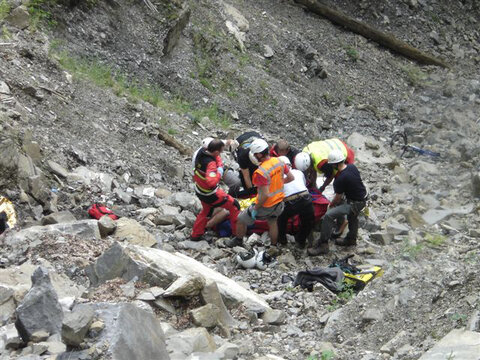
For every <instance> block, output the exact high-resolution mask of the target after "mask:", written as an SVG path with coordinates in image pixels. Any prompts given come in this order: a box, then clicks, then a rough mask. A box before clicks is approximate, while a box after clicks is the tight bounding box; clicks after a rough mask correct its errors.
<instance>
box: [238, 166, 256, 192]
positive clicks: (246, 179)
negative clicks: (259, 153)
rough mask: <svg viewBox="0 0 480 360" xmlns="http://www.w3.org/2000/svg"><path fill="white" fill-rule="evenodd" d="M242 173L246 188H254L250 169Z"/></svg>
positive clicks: (241, 170) (243, 170) (242, 170)
mask: <svg viewBox="0 0 480 360" xmlns="http://www.w3.org/2000/svg"><path fill="white" fill-rule="evenodd" d="M240 172H241V173H242V176H243V180H244V182H245V187H246V188H247V189H250V188H251V187H253V184H252V179H250V171H249V170H248V169H240Z"/></svg>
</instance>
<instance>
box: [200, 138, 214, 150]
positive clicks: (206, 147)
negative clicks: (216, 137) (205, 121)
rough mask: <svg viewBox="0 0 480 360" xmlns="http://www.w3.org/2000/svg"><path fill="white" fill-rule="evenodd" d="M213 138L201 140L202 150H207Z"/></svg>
mask: <svg viewBox="0 0 480 360" xmlns="http://www.w3.org/2000/svg"><path fill="white" fill-rule="evenodd" d="M212 140H213V138H212V137H206V138H205V139H203V140H202V148H204V149H205V150H206V149H208V145H209V144H210V143H211V142H212Z"/></svg>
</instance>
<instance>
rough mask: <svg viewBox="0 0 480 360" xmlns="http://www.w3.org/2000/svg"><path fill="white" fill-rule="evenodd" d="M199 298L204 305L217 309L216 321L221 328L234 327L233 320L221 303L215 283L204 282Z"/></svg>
mask: <svg viewBox="0 0 480 360" xmlns="http://www.w3.org/2000/svg"><path fill="white" fill-rule="evenodd" d="M201 297H202V300H203V302H204V303H206V304H214V305H215V306H216V307H217V309H218V321H219V323H220V324H221V325H222V326H224V327H225V328H228V327H231V326H235V325H236V321H235V319H234V318H233V317H232V316H231V315H230V313H229V312H228V309H227V307H226V306H225V303H224V302H223V299H222V295H221V294H220V291H219V290H218V286H217V283H216V282H215V281H212V280H207V281H206V283H205V286H204V287H203V289H202V292H201Z"/></svg>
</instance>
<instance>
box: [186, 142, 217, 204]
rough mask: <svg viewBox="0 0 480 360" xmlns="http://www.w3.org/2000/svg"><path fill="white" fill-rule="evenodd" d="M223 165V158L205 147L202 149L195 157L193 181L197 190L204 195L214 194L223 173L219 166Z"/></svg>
mask: <svg viewBox="0 0 480 360" xmlns="http://www.w3.org/2000/svg"><path fill="white" fill-rule="evenodd" d="M219 167H223V163H222V158H221V157H220V156H216V157H215V156H213V155H211V154H210V153H209V152H208V151H206V150H205V149H201V150H200V151H199V152H198V153H197V157H196V158H195V169H194V172H193V181H195V190H196V191H197V193H199V194H202V195H212V194H214V193H215V192H216V191H217V187H218V183H219V182H220V179H221V178H222V175H221V174H220V173H219V172H218V168H219Z"/></svg>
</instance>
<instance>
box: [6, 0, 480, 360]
mask: <svg viewBox="0 0 480 360" xmlns="http://www.w3.org/2000/svg"><path fill="white" fill-rule="evenodd" d="M0 4H1V5H0V9H1V10H0V19H1V20H0V22H1V23H2V24H1V26H2V27H1V34H2V40H1V41H0V64H1V66H0V155H1V156H0V170H1V173H0V187H1V194H0V195H4V196H7V197H8V198H9V199H11V200H12V201H13V203H14V205H15V207H16V210H17V213H18V217H19V222H18V226H17V228H16V229H14V230H12V231H9V232H7V233H6V234H3V235H1V237H0V241H1V242H2V246H1V250H0V252H1V253H0V258H1V264H2V267H3V269H0V286H1V287H0V290H1V291H0V295H1V296H0V308H1V309H2V311H1V313H2V325H4V326H3V327H2V328H1V329H0V334H1V337H0V345H2V346H0V349H2V350H0V356H2V357H3V358H15V357H19V358H22V356H23V358H49V357H51V356H55V355H54V354H61V353H62V352H65V351H67V352H65V353H64V354H63V355H57V358H58V359H62V358H79V359H80V358H122V354H124V355H125V354H128V351H141V352H138V353H134V354H136V355H132V356H133V357H135V356H136V357H137V358H145V359H147V358H156V357H161V356H166V355H165V354H166V353H167V352H168V353H169V356H170V358H172V359H174V358H175V359H177V358H178V359H180V358H181V359H184V358H187V357H188V356H190V358H197V357H195V356H198V357H201V358H208V359H210V358H212V359H213V358H215V359H216V358H235V357H237V358H241V359H251V358H258V357H261V356H267V355H268V356H270V357H269V358H275V356H277V357H280V358H285V359H305V358H308V357H310V358H311V359H312V358H315V357H317V358H318V359H321V358H322V359H323V358H327V359H328V358H335V359H364V360H367V359H418V358H419V357H420V356H422V354H424V353H426V352H427V350H429V349H432V348H433V347H434V345H435V344H436V343H437V342H438V341H439V340H440V339H441V338H442V337H443V336H445V335H447V334H448V333H449V332H450V331H451V330H453V329H463V328H467V330H470V331H472V332H473V334H474V336H475V334H477V336H478V331H480V328H479V315H478V312H479V306H480V298H479V295H478V288H479V280H478V276H476V271H477V269H478V265H479V262H480V247H479V244H478V239H479V237H480V225H479V221H478V219H479V212H480V208H479V200H478V197H479V195H480V188H479V187H480V184H479V182H480V180H479V167H480V147H479V145H478V138H479V135H480V134H479V133H480V130H479V129H480V126H479V125H480V123H479V121H480V120H479V119H480V118H479V113H480V112H479V107H480V75H479V73H478V69H477V68H478V61H479V51H480V48H479V32H478V29H477V26H476V24H477V20H476V19H478V18H479V11H480V10H479V8H478V5H477V3H476V2H475V1H458V2H443V1H418V2H417V1H412V0H408V1H403V2H396V3H394V4H392V3H391V2H386V1H382V2H378V1H376V2H373V1H360V2H354V3H352V2H328V4H330V5H335V6H336V7H337V8H339V9H341V10H343V11H344V12H345V13H347V14H349V15H350V16H353V17H355V18H357V19H359V20H363V21H366V22H368V23H370V24H372V25H374V26H376V27H377V28H379V29H381V30H383V31H388V32H392V33H394V34H395V35H396V36H398V37H399V38H401V39H403V40H405V41H408V42H409V43H411V44H413V45H415V46H418V47H419V48H421V49H422V50H424V51H429V52H431V53H433V54H435V55H437V56H440V57H442V58H444V59H445V60H446V61H447V62H448V63H449V64H451V66H452V68H451V69H441V68H437V67H432V66H420V65H418V64H416V63H414V62H412V61H410V60H406V59H404V58H402V57H399V56H397V55H395V54H393V53H391V52H390V51H388V50H386V49H384V48H381V47H379V46H377V45H376V44H375V43H373V42H370V41H368V40H366V39H364V38H362V37H361V36H358V35H354V34H352V33H349V32H347V31H345V30H343V29H341V28H339V27H337V26H334V25H332V24H331V23H330V22H328V21H327V20H324V19H322V18H320V17H318V16H316V15H313V14H311V13H309V12H308V11H306V10H304V9H302V8H301V7H299V6H298V5H297V4H295V3H294V2H290V1H282V2H274V1H263V0H262V1H255V2H249V1H242V0H236V1H231V2H229V3H226V2H223V1H212V0H202V1H194V2H181V1H174V2H169V1H158V2H153V3H150V2H128V1H114V2H113V1H108V2H103V1H102V2H88V3H84V2H79V3H78V4H73V3H71V5H70V6H65V5H62V4H60V3H58V4H57V3H42V2H34V3H31V4H30V5H28V4H27V5H25V6H23V5H22V6H19V5H20V4H18V3H17V2H10V1H4V2H2V3H0ZM3 4H8V6H6V5H3ZM28 8H29V9H30V11H27V10H28ZM4 9H5V10H4ZM7 14H8V16H7ZM39 18H41V21H40V22H38V20H39ZM48 24H50V25H48ZM252 127H253V128H255V129H256V130H259V131H261V132H263V133H265V134H266V136H267V138H268V139H270V140H275V139H277V138H279V137H285V138H287V139H288V140H290V141H291V142H292V143H293V144H294V145H296V146H298V147H301V146H303V145H305V144H307V143H308V142H310V141H312V140H314V139H322V138H327V137H331V136H338V137H341V138H343V139H346V141H347V143H349V144H350V145H351V146H352V147H353V148H354V149H355V150H356V154H357V164H358V166H359V168H360V170H361V173H362V176H363V178H364V180H365V182H366V183H367V184H368V185H369V187H370V190H371V194H372V203H371V205H370V210H371V216H370V217H369V218H368V219H363V220H362V231H361V241H360V242H359V245H358V246H357V247H356V248H352V249H347V250H344V249H336V248H335V247H334V246H332V252H331V254H330V255H329V256H327V257H321V258H308V257H307V256H306V254H305V253H303V252H302V251H299V250H298V249H296V248H295V246H294V244H293V243H291V244H289V245H288V246H287V247H286V249H285V251H284V253H283V255H282V256H280V257H279V258H278V259H277V261H276V262H275V263H274V264H272V265H271V266H270V267H269V268H268V269H267V270H265V271H259V270H243V269H238V268H236V267H235V264H234V261H233V256H234V253H232V251H230V250H228V249H225V248H224V247H223V240H221V239H220V240H216V237H213V238H212V240H211V241H210V242H209V243H206V242H205V243H203V242H202V243H191V242H189V241H187V239H188V236H189V233H190V229H191V224H192V222H193V220H194V219H195V213H196V211H198V206H199V204H198V201H197V200H196V199H195V197H194V196H193V192H192V187H191V179H190V175H189V174H190V159H189V156H188V155H182V154H181V153H179V152H178V151H177V150H176V149H175V148H173V147H171V146H169V145H167V144H166V143H165V142H164V141H162V140H160V139H159V135H160V136H161V138H163V139H164V138H165V133H167V134H169V135H170V136H172V137H174V138H175V139H177V140H178V141H179V142H181V143H183V144H185V145H187V146H189V147H191V148H196V147H197V146H198V145H199V143H200V140H201V139H202V138H203V137H204V136H207V135H212V134H213V135H218V136H221V137H227V136H229V135H238V134H240V133H241V132H242V131H244V130H246V129H249V128H252ZM397 129H401V130H405V131H406V133H407V134H408V138H409V141H410V142H411V143H412V144H415V145H418V146H420V147H422V148H425V149H430V150H433V151H437V152H439V153H440V154H441V157H440V158H439V159H434V158H430V157H428V156H422V155H418V154H416V153H408V154H407V155H406V156H404V157H403V158H399V157H398V153H395V152H394V151H393V150H392V149H391V148H390V147H389V146H388V141H389V140H390V136H391V134H392V133H393V131H394V130H397ZM93 202H104V203H107V204H108V205H109V206H110V207H111V208H112V209H113V210H114V211H115V212H116V213H118V214H119V215H121V216H123V219H122V222H119V223H117V224H115V223H113V224H112V223H111V222H108V221H107V220H106V219H104V220H103V222H101V223H99V224H97V222H96V221H93V220H91V221H85V219H86V218H87V217H88V215H87V213H86V210H87V208H88V206H89V205H90V204H91V203H93ZM128 219H132V222H128V221H127V220H128ZM133 219H134V220H136V221H137V222H138V223H137V222H134V221H133ZM72 221H74V222H73V223H72ZM48 224H53V225H48ZM65 224H67V225H65ZM139 224H141V226H140V225H139ZM115 225H117V226H116V230H115ZM32 226H33V227H32ZM114 241H120V244H122V246H118V245H115V244H114ZM249 244H250V245H254V246H256V247H257V248H259V249H261V248H262V247H264V246H265V245H266V244H268V239H266V238H263V239H260V240H259V239H255V238H252V239H251V240H250V241H249ZM152 246H153V247H154V248H158V249H160V250H150V251H148V250H146V248H144V247H152ZM161 250H163V251H167V252H169V253H173V252H175V251H176V252H178V253H181V254H184V255H187V256H188V258H187V257H185V258H184V257H181V258H178V259H177V258H174V259H176V260H175V261H174V262H173V264H172V265H171V266H172V267H173V268H174V269H175V271H171V270H168V271H167V270H165V269H161V268H158V265H156V264H157V262H158V261H160V260H159V259H165V256H167V257H166V258H168V255H165V254H164V253H163V252H161ZM236 251H240V249H236ZM350 253H354V254H355V257H354V260H355V261H356V262H357V263H371V264H377V265H380V266H382V267H383V268H384V270H385V273H384V275H383V276H382V277H381V278H378V279H375V280H374V281H372V282H371V283H370V284H369V285H368V286H367V287H366V289H364V290H363V291H361V292H359V293H358V294H357V295H356V296H353V295H354V294H353V293H352V292H344V293H342V295H341V296H340V297H336V296H334V295H332V294H331V293H329V292H328V291H326V290H325V289H323V288H321V287H319V288H315V290H314V291H313V292H308V291H305V290H302V289H300V288H293V287H292V284H291V283H289V282H285V283H284V282H283V281H282V275H290V276H293V277H294V276H295V274H296V273H297V272H298V271H301V270H304V269H306V268H310V269H311V268H315V267H324V266H327V265H328V264H330V263H331V262H332V261H333V260H334V259H335V257H342V256H345V255H348V254H350ZM175 254H177V253H175ZM171 256H173V255H171ZM176 256H182V255H176ZM190 258H192V259H196V260H198V263H196V262H193V260H190ZM185 259H187V260H185ZM183 261H192V262H188V264H189V265H185V266H184V267H182V266H180V265H178V264H182V262H183ZM160 262H161V263H163V262H166V260H161V261H160ZM186 264H187V263H186ZM194 264H195V265H194ZM202 264H203V265H205V266H206V268H202V267H200V266H201V265H202ZM39 265H42V266H43V267H44V268H48V269H49V275H48V276H47V275H46V271H45V270H44V269H41V270H37V272H36V273H35V274H36V275H34V277H33V278H32V283H33V287H32V289H31V290H30V291H28V290H29V289H30V282H29V277H30V275H31V274H33V272H34V270H35V269H36V268H37V266H39ZM174 265H177V266H178V267H176V266H174ZM185 269H190V270H192V269H197V270H196V271H194V270H192V271H191V272H190V271H186V270H185ZM209 269H211V270H215V272H213V273H210V271H211V270H209ZM198 273H201V274H202V275H203V277H201V278H198V277H197V274H198ZM221 274H223V275H226V276H228V278H230V279H232V280H234V281H236V282H237V283H238V284H241V285H242V286H244V287H245V288H246V289H249V290H252V291H253V292H252V293H250V292H245V293H244V291H246V290H241V289H240V287H238V284H235V285H234V284H233V283H229V282H227V281H228V279H227V277H222V275H221ZM177 278H179V279H180V281H183V280H184V281H186V282H187V283H188V281H190V283H189V285H190V287H187V288H188V291H189V293H188V294H185V293H182V292H181V291H180V292H177V293H175V292H174V291H178V288H180V289H182V286H180V285H182V284H180V285H178V284H177V285H175V286H174V287H173V289H172V288H170V285H172V284H171V283H172V282H173V284H175V280H176V279H177ZM205 278H206V279H205ZM283 278H284V279H285V277H283ZM182 279H183V280H182ZM188 279H190V280H188ZM192 279H196V280H192ZM187 280H188V281H187ZM212 282H213V283H216V284H217V285H216V286H215V285H212ZM91 285H96V286H95V287H93V286H91ZM172 286H173V285H172ZM217 287H218V288H217ZM237 287H238V288H237ZM212 288H213V289H212ZM52 289H53V290H52ZM169 289H170V290H169ZM215 289H216V290H215ZM233 289H237V290H236V292H235V291H233ZM27 291H28V294H27ZM219 293H221V294H222V296H223V301H222V300H220V301H219V300H218V299H219V295H218V294H219ZM255 293H256V294H260V297H258V296H257V295H256V294H255ZM172 294H174V296H173V297H172ZM35 296H47V297H48V299H49V301H48V302H47V305H49V306H46V307H44V308H41V309H37V310H38V312H39V313H41V314H46V316H47V317H48V318H51V319H52V325H51V326H50V327H47V326H46V325H42V326H43V328H42V326H40V327H39V325H38V324H39V323H40V322H41V320H40V319H39V318H34V317H32V315H31V313H29V312H28V311H27V310H28V307H27V306H26V304H28V303H29V302H32V301H33V300H32V299H35ZM215 299H216V300H215ZM33 302H34V301H33ZM125 303H134V304H135V306H132V305H130V304H125ZM224 303H225V304H224ZM57 304H60V305H57ZM205 304H206V305H205ZM202 305H204V306H202ZM225 306H226V307H225ZM138 307H140V308H143V309H146V310H147V312H145V311H142V310H138ZM227 308H228V310H227ZM212 309H213V313H215V314H219V313H221V314H223V315H222V316H221V317H220V318H218V319H217V318H216V317H215V316H213V315H212ZM218 309H222V311H219V310H218ZM192 310H193V312H191V311H192ZM212 318H215V320H214V321H213V322H212V321H211V319H212ZM22 319H23V320H22ZM25 319H27V320H29V321H27V320H25ZM55 319H56V321H53V320H55ZM58 319H60V320H58ZM117 319H119V320H118V321H117ZM15 320H17V322H18V321H20V322H21V323H22V324H23V325H21V326H20V327H18V326H17V328H19V329H27V330H20V335H21V336H22V338H23V339H20V338H19V336H18V333H16V331H17V330H16V328H15V326H14V325H13V323H14V322H15ZM30 320H31V321H30ZM159 320H160V323H159ZM59 324H60V325H59ZM62 324H63V325H62ZM77 324H78V326H76V325H77ZM145 324H148V325H145ZM159 324H160V326H159ZM142 325H144V326H148V329H149V332H148V333H149V334H154V335H152V338H149V337H148V336H146V335H145V334H146V333H147V332H144V331H145V330H141V329H142V327H141V326H142ZM58 326H60V329H59V327H58ZM195 326H196V327H195ZM122 328H130V329H136V331H131V332H129V333H128V334H123V333H121V331H120V332H118V331H117V329H122ZM205 328H208V329H209V331H207V330H205ZM102 329H103V330H102ZM41 331H44V333H43V334H38V332H41ZM45 331H46V335H45ZM72 333H73V334H74V335H71V334H72ZM133 333H135V334H137V333H138V334H137V335H135V336H134V335H132V334H133ZM33 334H35V335H33ZM462 334H463V335H461V336H460V338H463V339H466V337H467V335H468V336H469V335H470V334H471V333H468V332H467V333H462ZM462 336H463V337H462ZM119 339H120V340H119ZM122 339H127V340H122ZM149 340H151V342H150V345H149ZM29 341H30V342H29ZM465 341H466V340H465ZM474 343H475V342H474ZM476 343H478V341H477V342H476ZM151 344H156V345H158V346H157V347H156V348H152V347H151ZM165 344H166V345H165ZM27 345H28V346H27ZM67 346H68V347H67ZM447 348H448V347H447ZM467 348H468V347H467ZM132 349H133V350H132ZM472 349H473V350H472V351H476V350H475V348H472ZM192 353H194V355H191V354H192ZM474 353H475V352H473V354H474ZM34 354H35V355H34ZM449 355H450V353H445V354H443V357H444V358H448V356H449ZM457 355H458V356H457V357H456V358H465V359H467V358H468V357H466V356H468V354H458V353H457ZM26 356H30V357H26ZM35 356H37V357H35ZM332 356H334V357H332ZM424 356H428V355H424ZM452 356H453V355H452ZM462 356H463V357H462ZM130 358H132V357H130ZM426 358H427V359H428V357H426Z"/></svg>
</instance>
